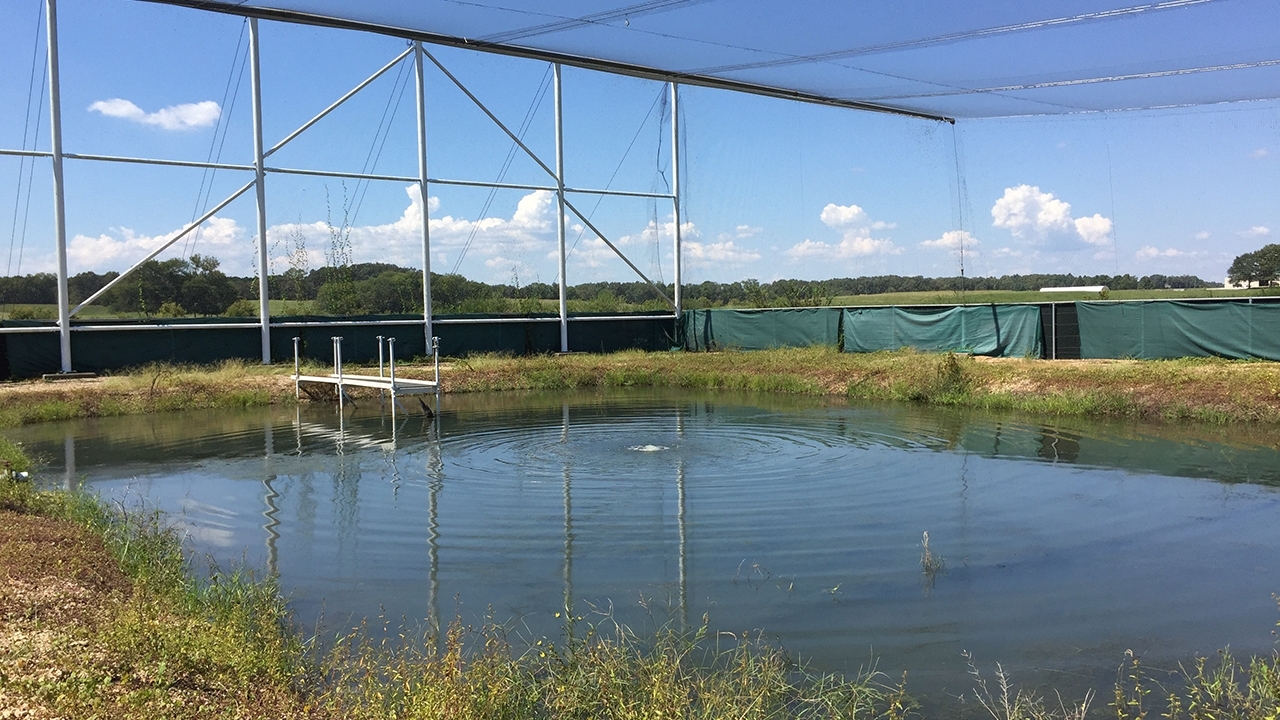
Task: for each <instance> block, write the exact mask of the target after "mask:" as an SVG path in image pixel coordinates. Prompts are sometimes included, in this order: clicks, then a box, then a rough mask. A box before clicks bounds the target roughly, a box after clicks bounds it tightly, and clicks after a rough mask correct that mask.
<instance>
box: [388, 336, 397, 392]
mask: <svg viewBox="0 0 1280 720" xmlns="http://www.w3.org/2000/svg"><path fill="white" fill-rule="evenodd" d="M387 361H388V362H389V363H390V367H391V400H392V402H395V399H396V339H395V338H393V337H389V338H387Z"/></svg>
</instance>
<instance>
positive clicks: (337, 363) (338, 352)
mask: <svg viewBox="0 0 1280 720" xmlns="http://www.w3.org/2000/svg"><path fill="white" fill-rule="evenodd" d="M329 339H330V340H332V341H333V374H334V375H336V376H338V379H339V380H341V379H342V338H341V337H338V336H336V335H335V336H333V337H331V338H329Z"/></svg>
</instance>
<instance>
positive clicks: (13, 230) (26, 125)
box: [5, 3, 48, 275]
mask: <svg viewBox="0 0 1280 720" xmlns="http://www.w3.org/2000/svg"><path fill="white" fill-rule="evenodd" d="M38 7H39V10H38V11H37V12H36V30H35V42H34V43H33V44H32V46H31V76H30V78H29V79H28V80H27V108H26V112H25V113H24V114H23V123H22V148H23V149H24V150H25V149H26V148H27V135H28V133H29V132H30V128H31V99H32V93H33V92H35V85H36V62H37V59H38V58H39V56H40V27H41V25H42V23H43V20H44V3H39V5H38ZM43 65H45V70H44V72H45V73H47V72H48V67H47V63H44V64H43ZM44 83H45V76H44V75H41V80H40V97H41V100H40V107H39V108H38V109H37V110H36V117H37V122H36V137H37V138H38V137H39V133H40V124H39V121H38V118H39V116H40V110H42V109H43V108H44ZM35 143H36V141H35V140H33V141H32V144H31V149H32V150H34V149H35ZM29 161H30V163H31V167H32V168H33V169H34V168H35V163H36V160H35V158H30V160H29ZM27 162H28V158H26V157H25V156H24V157H19V158H18V187H17V191H16V192H15V193H14V198H13V223H12V225H11V227H10V228H9V260H8V262H7V263H6V265H5V274H6V275H9V274H10V271H12V269H13V246H14V242H15V240H16V238H17V231H18V206H19V204H20V203H21V201H22V171H23V170H24V169H25V168H26V164H27ZM30 176H31V173H28V180H27V207H28V208H29V207H30V206H31V180H30ZM26 224H27V223H26V220H25V219H24V220H23V223H22V226H23V227H22V234H23V244H24V245H25V244H26ZM18 266H19V267H21V266H22V254H21V252H19V254H18Z"/></svg>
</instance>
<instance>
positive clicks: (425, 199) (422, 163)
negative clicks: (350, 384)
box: [413, 43, 431, 345]
mask: <svg viewBox="0 0 1280 720" xmlns="http://www.w3.org/2000/svg"><path fill="white" fill-rule="evenodd" d="M413 70H414V78H415V79H416V85H417V88H416V89H417V98H418V192H419V194H420V195H421V197H422V332H423V334H424V335H423V336H424V337H425V338H426V340H427V344H428V345H430V343H431V219H430V217H429V216H430V214H431V211H430V207H429V206H430V202H429V200H430V198H429V193H428V192H427V188H428V183H429V182H430V181H429V180H428V179H427V84H426V82H427V79H426V77H425V75H424V74H423V71H422V43H414V44H413Z"/></svg>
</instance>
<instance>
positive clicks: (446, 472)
mask: <svg viewBox="0 0 1280 720" xmlns="http://www.w3.org/2000/svg"><path fill="white" fill-rule="evenodd" d="M17 434H18V435H19V437H18V438H17V439H19V440H22V441H23V442H26V443H28V445H29V447H30V448H31V449H32V450H34V451H35V453H36V454H37V455H39V456H41V457H43V458H45V459H46V460H47V461H48V467H47V469H46V472H45V473H44V476H45V477H46V478H49V479H54V478H56V479H57V480H58V481H59V482H62V483H66V484H74V483H76V482H85V483H88V484H89V485H90V486H92V487H93V488H95V489H96V490H99V491H101V492H102V493H104V494H105V495H107V496H108V497H112V498H126V497H129V498H135V499H136V498H146V499H148V500H149V501H151V502H154V503H156V504H158V505H159V506H160V507H161V508H164V509H166V510H169V511H172V512H173V513H175V514H176V515H177V516H178V517H179V518H180V519H181V522H182V523H183V524H184V526H185V527H186V529H187V531H188V532H189V534H190V537H191V540H192V544H193V546H194V547H195V548H196V549H197V550H198V551H200V552H208V553H211V554H213V555H214V556H216V557H219V558H221V559H224V560H228V559H240V558H241V557H246V558H247V559H248V560H249V561H250V562H253V563H262V564H266V565H267V566H268V567H270V568H271V569H272V570H273V571H276V572H278V573H279V575H280V579H281V584H282V586H283V587H284V588H285V589H286V590H287V591H288V592H290V597H291V602H292V606H293V608H294V609H295V611H296V615H297V617H298V618H299V619H301V620H303V621H308V622H310V621H314V620H315V619H316V618H319V617H320V616H321V613H322V612H323V613H324V615H325V617H326V618H327V622H328V623H329V624H330V625H340V624H345V623H347V622H350V621H353V620H354V619H358V618H359V617H364V616H368V617H374V616H377V615H379V614H385V616H386V617H389V618H397V617H401V616H403V617H404V618H406V620H407V621H408V622H409V623H411V624H413V623H428V624H429V625H431V626H436V627H438V625H439V624H440V623H447V622H449V621H451V620H452V619H453V618H455V617H459V616H460V617H462V618H464V619H465V620H467V621H469V622H470V621H476V620H479V619H482V618H484V617H485V616H486V615H488V614H490V613H492V615H493V616H494V617H495V618H496V619H498V620H500V621H503V622H509V623H511V625H512V626H513V627H515V628H517V629H518V630H519V632H521V633H523V634H526V635H531V636H536V635H541V634H546V635H552V636H554V635H556V634H557V633H558V632H559V631H560V626H559V621H558V620H556V619H555V617H554V613H555V612H556V611H558V610H562V609H563V608H565V607H570V608H574V609H575V610H576V611H577V612H578V613H579V614H582V613H588V614H589V613H590V612H592V611H591V609H592V608H597V609H607V608H612V612H613V613H614V615H615V616H616V617H617V618H618V619H620V620H622V621H624V622H627V623H629V624H631V625H633V626H637V627H641V628H643V627H651V626H652V625H653V624H655V623H665V622H671V623H674V624H676V625H678V626H680V627H688V626H689V624H690V622H691V618H694V619H693V620H692V622H694V623H697V622H699V620H698V618H701V617H702V616H703V615H704V614H707V615H708V616H709V617H710V622H711V624H712V626H713V628H714V629H719V630H728V631H735V632H736V631H742V630H748V629H754V628H759V629H762V630H763V631H764V632H765V634H766V636H767V637H770V638H773V639H775V640H776V641H778V642H781V643H782V644H783V645H785V646H786V647H787V648H789V649H790V650H792V651H794V652H796V653H798V654H799V655H800V656H801V657H803V658H805V659H808V660H810V661H811V662H813V663H814V664H815V665H816V666H817V667H819V668H822V669H836V670H840V669H848V670H852V669H856V668H857V667H858V666H860V665H864V664H865V663H866V662H867V661H868V660H869V659H870V658H871V657H873V656H876V657H879V658H880V668H881V669H882V670H884V671H886V672H888V673H889V674H890V675H893V676H896V675H897V674H898V673H900V672H901V670H903V669H910V670H911V681H910V687H912V688H914V689H915V690H916V691H918V692H923V693H925V694H932V695H933V696H934V697H935V698H936V697H945V696H946V695H947V694H952V695H954V694H955V693H958V692H962V691H963V690H965V689H966V688H967V687H968V679H969V678H968V676H967V675H966V673H965V664H964V659H963V657H962V656H961V651H964V650H968V651H971V652H972V653H973V654H974V656H975V658H976V660H977V661H978V662H979V663H983V664H985V665H990V664H993V663H995V662H996V661H1000V662H1002V663H1003V664H1004V666H1005V667H1006V669H1010V670H1012V671H1013V673H1014V676H1015V679H1020V680H1022V681H1024V682H1030V683H1052V684H1053V685H1055V686H1057V687H1061V688H1065V689H1068V690H1070V689H1071V688H1072V687H1083V686H1085V685H1088V684H1091V683H1092V684H1104V683H1106V682H1107V681H1108V680H1109V678H1111V677H1113V673H1114V669H1115V667H1116V665H1117V664H1118V662H1119V660H1120V658H1121V657H1122V655H1123V652H1124V651H1125V650H1126V649H1133V650H1135V652H1137V653H1139V654H1140V655H1143V656H1145V657H1146V658H1147V659H1148V666H1156V667H1160V666H1165V667H1172V666H1174V665H1175V663H1176V661H1177V660H1181V659H1185V658H1186V657H1187V656H1189V655H1190V654H1192V653H1196V652H1201V653H1206V652H1212V651H1214V650H1215V649H1217V648H1219V647H1222V646H1225V645H1228V644H1230V645H1231V646H1232V647H1233V648H1234V649H1236V650H1237V651H1240V652H1242V653H1249V652H1269V651H1270V650H1271V648H1272V645H1271V641H1272V637H1271V635H1270V633H1269V631H1270V630H1271V629H1272V627H1273V626H1274V624H1275V620H1276V617H1277V612H1276V607H1275V604H1274V602H1273V601H1272V599H1271V593H1272V592H1274V591H1280V560H1278V559H1277V554H1276V553H1275V552H1274V548H1275V547H1276V546H1277V545H1278V544H1280V524H1277V523H1276V522H1275V517H1276V514H1277V510H1280V502H1278V500H1280V495H1277V493H1276V491H1275V489H1274V486H1276V485H1280V465H1278V464H1277V463H1276V459H1277V451H1276V448H1277V441H1278V440H1280V437H1278V436H1277V435H1275V434H1272V433H1270V432H1269V431H1265V430H1258V429H1243V430H1242V429H1240V428H1229V429H1223V428H1196V427H1189V426H1158V425H1154V426H1153V425H1138V424H1124V423H1102V424H1099V423H1084V422H1058V423H1052V424H1045V423H1037V422H1029V421H1027V420H1026V419H1025V418H1018V417H1010V416H997V415H987V414H981V413H972V412H955V411H939V410H932V409H922V408H913V407H905V406H884V407H880V406H862V405H854V406H850V405H847V404H843V403H835V402H831V401H828V400H813V399H805V398H789V397H763V396H738V395H728V394H689V393H674V392H627V393H620V392H611V393H592V394H577V395H570V396H561V395H549V394H530V395H520V394H505V395H474V396H448V397H445V398H444V399H443V401H442V407H441V412H440V415H439V417H438V418H437V419H435V420H429V419H427V418H423V417H420V416H414V417H405V416H403V415H400V416H397V417H395V418H392V417H391V416H390V415H384V414H381V413H379V412H378V410H377V408H362V409H361V410H358V411H355V412H354V414H351V413H349V414H347V415H342V416H340V415H339V414H337V413H336V411H335V410H334V409H333V408H330V407H324V406H317V407H310V406H309V407H305V408H300V409H297V410H284V409H278V408H277V409H263V410H254V411H243V412H199V413H182V414H170V415H154V416H141V417H123V418H110V419H98V420H86V421H80V422H72V423H65V424H56V425H42V426H33V427H30V428H24V429H22V430H21V431H19V433H17ZM925 531H927V532H928V533H929V538H930V545H931V549H932V551H933V552H934V553H936V554H938V555H940V556H942V557H944V558H945V569H944V571H943V572H942V573H941V574H939V575H936V576H933V577H925V576H924V575H923V573H922V571H921V565H920V552H921V547H920V538H921V533H922V532H925ZM1161 663H1163V665H1161Z"/></svg>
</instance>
